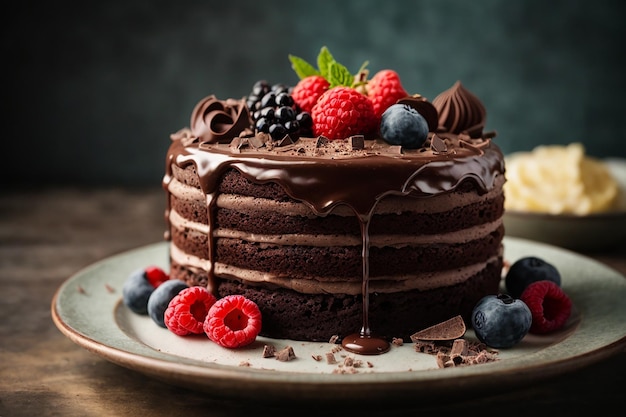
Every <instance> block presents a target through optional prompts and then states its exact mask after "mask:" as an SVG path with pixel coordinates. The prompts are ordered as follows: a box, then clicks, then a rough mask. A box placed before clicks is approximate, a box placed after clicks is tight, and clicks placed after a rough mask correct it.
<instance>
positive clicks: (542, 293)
mask: <svg viewBox="0 0 626 417" xmlns="http://www.w3.org/2000/svg"><path fill="white" fill-rule="evenodd" d="M520 300H522V301H523V302H524V303H526V305H527V306H528V308H529V309H530V312H531V314H532V324H531V326H530V331H529V333H534V334H546V333H551V332H553V331H556V330H558V329H560V328H561V327H563V326H564V325H565V322H566V321H567V319H568V318H569V316H570V314H571V312H572V301H571V300H570V298H569V297H568V296H567V294H565V292H563V290H562V289H561V287H559V286H558V285H557V284H556V283H554V282H553V281H548V280H541V281H535V282H533V283H531V284H530V285H528V286H527V287H526V289H525V290H524V291H523V292H522V295H521V296H520Z"/></svg>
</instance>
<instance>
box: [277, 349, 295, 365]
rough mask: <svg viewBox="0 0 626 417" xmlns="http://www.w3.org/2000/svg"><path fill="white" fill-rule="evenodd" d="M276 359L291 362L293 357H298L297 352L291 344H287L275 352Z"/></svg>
mask: <svg viewBox="0 0 626 417" xmlns="http://www.w3.org/2000/svg"><path fill="white" fill-rule="evenodd" d="M274 356H276V359H277V360H279V361H281V362H289V361H290V360H292V359H295V358H296V354H295V353H294V351H293V348H292V347H291V346H286V347H284V348H283V349H281V350H279V351H278V352H276V353H275V355H274Z"/></svg>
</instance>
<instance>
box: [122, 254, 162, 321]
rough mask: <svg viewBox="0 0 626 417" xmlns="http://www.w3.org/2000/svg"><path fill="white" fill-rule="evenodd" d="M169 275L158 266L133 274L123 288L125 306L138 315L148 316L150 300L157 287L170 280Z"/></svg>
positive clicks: (139, 270)
mask: <svg viewBox="0 0 626 417" xmlns="http://www.w3.org/2000/svg"><path fill="white" fill-rule="evenodd" d="M168 278H169V277H168V276H167V274H166V273H165V272H164V271H163V270H162V269H161V268H158V267H156V266H150V267H148V268H145V269H138V270H136V271H134V272H132V273H131V274H130V275H129V276H128V278H126V281H125V282H124V286H123V287H122V299H123V301H124V304H125V305H126V306H127V307H128V308H130V309H131V311H133V312H134V313H137V314H148V299H149V298H150V295H151V294H152V292H153V291H154V289H155V288H156V287H158V286H159V285H160V284H161V283H162V282H163V281H167V280H168Z"/></svg>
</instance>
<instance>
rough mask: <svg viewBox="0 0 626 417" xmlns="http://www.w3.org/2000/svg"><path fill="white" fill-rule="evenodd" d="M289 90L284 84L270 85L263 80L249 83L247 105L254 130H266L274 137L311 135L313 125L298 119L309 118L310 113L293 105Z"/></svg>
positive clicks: (274, 138) (294, 103)
mask: <svg viewBox="0 0 626 417" xmlns="http://www.w3.org/2000/svg"><path fill="white" fill-rule="evenodd" d="M289 91H290V89H289V87H287V86H285V85H284V84H274V85H270V84H269V83H268V82H267V81H264V80H261V81H257V82H256V83H255V84H254V86H252V92H251V93H250V95H249V96H248V98H247V100H246V105H247V106H248V107H249V108H250V109H251V110H252V128H253V129H254V130H255V131H256V132H257V133H267V134H269V135H270V136H271V137H272V139H273V140H280V139H282V138H284V137H285V135H290V136H292V137H293V138H294V139H297V138H298V137H300V136H312V134H313V132H312V124H311V123H309V124H308V125H307V124H301V123H300V122H299V118H307V117H308V118H310V115H309V114H308V113H307V112H304V111H302V110H301V109H300V108H298V107H297V106H296V102H295V101H294V99H293V97H292V96H291V95H290V93H289Z"/></svg>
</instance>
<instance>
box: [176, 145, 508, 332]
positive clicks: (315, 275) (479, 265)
mask: <svg viewBox="0 0 626 417" xmlns="http://www.w3.org/2000/svg"><path fill="white" fill-rule="evenodd" d="M331 144H332V146H337V144H338V141H333V142H332V143H331ZM367 144H368V146H370V147H383V148H384V145H381V144H380V143H376V142H371V143H370V142H369V141H367ZM481 144H482V145H481V146H482V149H480V152H479V153H476V154H477V155H480V156H481V157H483V158H484V159H482V160H480V162H481V163H477V164H475V166H476V168H475V170H474V171H471V172H469V171H468V172H464V173H463V176H462V177H459V178H457V179H456V180H455V181H453V183H454V185H455V186H454V188H450V190H447V191H445V192H441V193H439V194H435V195H426V194H425V192H424V189H433V188H435V187H439V188H443V187H444V186H443V185H436V186H435V185H433V184H435V182H436V181H435V180H434V179H433V178H430V179H429V180H428V181H425V180H421V181H422V183H425V184H426V183H427V184H428V187H430V188H426V187H423V186H421V185H420V180H417V179H415V178H414V179H413V181H415V184H417V186H415V187H414V188H413V189H411V190H409V191H408V192H407V191H406V189H404V191H403V189H402V186H404V185H405V184H406V183H407V181H397V184H396V185H395V186H396V187H397V188H396V189H394V188H390V189H389V190H387V191H388V192H387V193H386V197H385V198H380V199H379V200H378V201H376V200H375V198H374V201H375V204H373V205H372V209H373V211H372V212H371V214H369V213H367V212H365V211H364V213H365V215H370V217H371V222H370V224H369V235H368V236H369V245H370V247H369V278H370V282H369V291H370V294H371V295H370V311H371V317H372V324H375V325H376V327H377V328H378V329H379V331H380V330H382V329H384V331H385V333H384V334H385V336H386V337H402V338H406V337H407V336H408V335H410V334H411V333H412V332H414V331H415V329H416V328H420V327H423V326H427V325H430V324H434V323H436V322H439V321H442V320H444V319H446V318H448V316H449V315H450V314H451V312H456V313H458V314H462V315H463V316H464V317H468V315H469V313H470V311H471V308H472V307H473V305H474V304H475V302H476V301H477V300H478V299H479V298H480V297H481V296H482V295H484V294H485V293H489V292H494V291H497V286H498V283H499V280H500V274H499V271H500V269H501V241H502V237H503V234H504V231H503V227H502V220H501V217H502V210H503V202H504V200H503V194H502V184H503V182H504V177H503V175H502V174H500V173H496V174H491V175H490V176H489V177H488V180H487V181H477V180H476V179H475V178H477V176H478V175H479V173H480V172H482V171H483V170H486V168H485V167H484V164H487V163H490V164H493V162H491V160H490V158H489V156H485V154H486V153H487V154H494V155H495V156H493V155H492V158H493V161H496V162H497V161H498V160H499V159H498V153H499V150H498V149H497V147H493V148H492V146H494V145H493V144H491V143H489V141H485V142H483V141H482V140H481ZM318 146H319V145H318ZM466 146H467V145H466ZM174 147H176V146H174ZM192 147H193V145H192ZM222 148H226V147H225V146H222ZM182 149H183V150H182V152H181V153H179V154H178V156H177V157H175V158H172V159H176V160H178V161H182V163H180V164H179V163H174V164H172V166H171V175H170V176H169V178H170V179H169V182H168V185H167V187H168V190H169V191H170V206H169V215H168V218H169V221H170V225H171V241H172V242H171V261H172V275H173V277H177V278H180V279H183V280H185V281H186V282H188V283H189V284H191V285H207V286H209V287H210V288H211V289H212V291H214V292H215V293H216V294H217V295H218V296H224V295H227V294H232V293H239V294H245V295H246V296H247V297H249V298H250V299H252V300H254V301H255V302H257V303H258V304H259V305H260V306H264V307H262V311H263V317H264V326H263V331H262V334H263V335H268V336H273V337H283V338H291V339H301V340H328V338H329V337H330V336H332V335H333V334H339V335H345V332H346V331H347V330H346V329H349V328H352V329H353V330H354V328H355V327H354V325H355V323H356V324H358V322H359V320H361V318H360V317H361V313H360V312H361V311H362V308H363V304H362V297H361V291H362V283H363V271H362V268H363V264H362V260H363V257H362V233H361V232H362V231H361V228H360V221H359V218H358V216H359V214H360V213H358V212H357V211H356V210H354V208H352V207H350V206H349V205H346V204H335V205H332V208H331V209H330V210H327V211H326V212H323V213H321V214H320V213H316V211H315V206H314V205H311V204H309V203H308V202H307V201H303V200H298V199H296V198H294V197H292V196H290V194H289V193H288V192H287V191H286V189H285V187H283V186H282V185H281V184H280V182H279V181H278V180H273V181H269V182H265V183H263V182H259V181H257V182H254V181H252V180H250V179H248V178H247V177H246V176H245V175H244V174H243V173H242V172H240V171H239V169H238V168H240V167H241V164H242V163H243V162H242V161H245V160H246V159H245V158H241V154H242V153H243V152H245V151H242V150H241V149H239V150H237V151H232V154H231V156H232V158H231V159H227V160H228V161H229V163H226V166H227V167H228V169H224V170H223V173H222V174H221V177H220V181H219V182H217V183H216V187H217V189H216V190H213V191H211V190H205V189H203V181H204V180H203V179H202V177H201V175H199V174H198V168H197V167H198V166H207V165H209V164H210V163H209V162H203V161H201V159H202V158H203V157H207V158H209V159H210V158H211V157H212V155H213V154H212V153H211V152H208V151H206V152H204V153H202V154H201V155H202V157H200V156H195V157H194V158H191V159H190V158H189V155H191V154H193V155H195V154H194V152H189V151H188V150H187V151H186V150H184V149H185V148H182ZM228 149H231V148H230V147H228ZM173 152H177V151H176V150H173ZM249 152H250V153H254V154H255V155H257V157H258V154H259V152H260V151H259V150H258V149H256V150H249ZM376 152H379V153H380V152H381V151H380V149H378V150H377V151H376ZM362 154H363V152H361V153H360V154H359V155H360V156H358V158H363V156H362ZM418 155H419V157H418ZM468 155H470V154H468ZM377 156H379V157H380V154H377ZM414 156H415V158H412V157H406V156H405V157H406V159H407V160H411V159H413V161H412V162H413V163H414V165H413V167H412V168H411V170H410V171H407V172H408V174H405V175H406V176H407V178H411V175H412V174H413V173H414V172H415V171H419V170H420V169H421V170H424V168H423V166H426V165H425V164H429V163H432V161H433V160H436V159H437V158H438V156H436V155H435V154H434V153H432V152H429V151H428V150H422V151H416V152H415V155H414ZM475 156H476V155H474V154H471V155H470V156H469V157H470V158H475ZM343 157H344V159H345V161H344V162H346V161H349V160H350V158H348V157H347V155H343ZM219 158H221V156H220V157H219ZM284 158H285V156H284V155H283V154H282V153H281V160H282V159H284ZM290 158H292V159H293V160H292V161H291V162H292V163H293V162H294V161H297V160H298V158H305V157H304V156H302V153H301V152H300V153H298V152H296V154H295V155H294V156H291V157H290ZM385 158H394V159H401V158H402V156H399V155H394V156H385ZM419 159H421V160H422V164H417V163H415V161H417V160H419ZM442 159H443V158H442ZM191 160H193V161H194V162H190V161H191ZM317 161H318V162H317V163H316V165H315V170H316V171H315V172H319V171H320V170H323V169H324V167H325V162H323V161H327V163H328V164H330V165H332V164H333V163H334V159H324V158H319V159H318V160H317ZM444 161H445V159H444ZM267 163H268V166H272V164H273V161H270V162H267ZM281 163H282V164H283V165H284V164H288V163H289V162H286V161H284V160H283V161H282V162H281ZM258 164H259V162H258V160H255V161H254V165H258ZM380 166H383V167H384V166H387V165H385V164H381V165H380ZM493 166H495V167H496V168H495V171H496V172H497V169H498V167H499V164H498V163H495V164H493ZM257 169H258V168H257ZM281 169H284V168H281ZM379 169H380V168H379ZM388 169H393V165H391V164H390V165H388ZM488 169H490V170H494V167H489V168H488ZM243 171H244V172H246V170H245V169H244V170H243ZM434 171H435V172H437V170H434ZM260 172H265V171H263V170H261V171H260ZM424 172H426V171H425V170H424ZM441 172H446V173H447V172H448V171H443V170H442V171H441ZM490 172H491V171H490ZM382 175H384V172H383V173H382ZM430 175H432V173H431V174H430ZM311 176H312V177H315V174H314V173H312V174H311ZM329 178H330V176H329ZM443 178H444V179H443V180H442V181H446V182H448V183H451V182H450V181H451V179H450V177H449V176H443ZM487 183H489V185H490V189H488V188H487V187H485V184H487ZM207 192H208V193H211V192H213V193H215V195H216V197H215V199H214V204H213V205H212V208H211V209H210V210H209V209H208V206H207ZM318 207H321V205H319V204H318ZM209 217H212V218H213V221H214V223H213V227H212V232H211V234H210V235H211V240H213V241H214V244H213V249H214V252H213V257H212V258H210V257H209V252H208V251H209V247H210V245H209V244H210V242H209V240H210V239H209V233H208V232H209V226H208V221H209ZM210 270H211V271H212V274H213V276H212V278H211V276H210V275H209V271H210ZM314 300H315V301H314ZM418 301H419V302H418ZM387 316H389V317H396V318H395V319H387V318H386V317H387ZM303 317H305V318H306V320H302V318H303ZM376 317H379V318H378V319H377V318H376ZM400 323H402V324H401V325H400ZM357 328H358V326H357Z"/></svg>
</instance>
